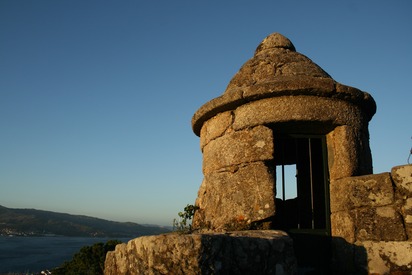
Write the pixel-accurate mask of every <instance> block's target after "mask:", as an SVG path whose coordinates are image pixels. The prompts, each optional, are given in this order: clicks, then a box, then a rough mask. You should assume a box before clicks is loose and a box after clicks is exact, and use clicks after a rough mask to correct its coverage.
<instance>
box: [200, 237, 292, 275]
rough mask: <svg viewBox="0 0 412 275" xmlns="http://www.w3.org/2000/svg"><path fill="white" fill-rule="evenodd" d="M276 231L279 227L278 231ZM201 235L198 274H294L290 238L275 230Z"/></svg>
mask: <svg viewBox="0 0 412 275" xmlns="http://www.w3.org/2000/svg"><path fill="white" fill-rule="evenodd" d="M278 232H279V231H278ZM238 234H242V232H236V233H228V234H227V235H226V234H223V235H214V234H213V235H208V234H205V235H202V238H201V243H202V253H201V257H200V259H199V267H200V270H201V274H202V275H205V274H242V275H244V274H296V270H297V265H296V259H295V257H294V253H293V248H292V240H291V239H290V238H289V237H288V236H287V235H283V234H284V233H276V231H256V233H255V232H253V231H249V233H248V234H245V235H244V236H241V235H238Z"/></svg>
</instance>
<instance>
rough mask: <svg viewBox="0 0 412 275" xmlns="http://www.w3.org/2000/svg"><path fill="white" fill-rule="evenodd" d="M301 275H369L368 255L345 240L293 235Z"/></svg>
mask: <svg viewBox="0 0 412 275" xmlns="http://www.w3.org/2000/svg"><path fill="white" fill-rule="evenodd" d="M290 236H291V237H292V239H293V248H294V252H295V256H296V260H297V265H298V274H327V275H329V274H337V275H340V274H342V275H343V274H345V275H346V274H356V275H358V274H360V275H363V274H365V275H366V274H368V271H367V265H368V263H367V252H366V249H365V248H364V247H362V246H357V245H354V244H351V243H348V242H347V241H345V240H344V239H343V238H338V237H330V236H325V235H315V234H305V233H290Z"/></svg>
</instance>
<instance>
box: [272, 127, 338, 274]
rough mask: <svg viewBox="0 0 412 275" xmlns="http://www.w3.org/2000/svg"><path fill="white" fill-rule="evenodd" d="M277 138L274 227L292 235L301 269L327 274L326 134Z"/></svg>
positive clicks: (327, 194) (328, 255) (328, 231)
mask: <svg viewBox="0 0 412 275" xmlns="http://www.w3.org/2000/svg"><path fill="white" fill-rule="evenodd" d="M274 140H275V154H274V155H275V157H274V162H275V166H276V202H275V204H276V215H275V220H274V225H273V227H274V229H282V230H285V231H286V232H288V233H289V234H290V235H291V237H292V238H293V240H294V246H295V253H296V258H297V260H298V265H299V268H300V270H301V271H302V270H307V271H308V272H309V271H310V272H316V274H327V272H328V270H329V262H330V261H329V260H330V256H331V255H330V210H329V178H328V168H327V149H326V138H325V136H321V135H276V134H275V135H274ZM310 272H309V273H310ZM301 273H302V272H301ZM303 274H306V272H303Z"/></svg>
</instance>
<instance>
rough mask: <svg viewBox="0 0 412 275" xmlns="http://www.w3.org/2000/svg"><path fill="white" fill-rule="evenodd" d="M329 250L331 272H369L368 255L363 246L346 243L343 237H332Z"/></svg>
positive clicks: (363, 273)
mask: <svg viewBox="0 0 412 275" xmlns="http://www.w3.org/2000/svg"><path fill="white" fill-rule="evenodd" d="M331 252H332V253H331V255H332V257H331V272H332V273H331V274H360V275H366V274H369V273H368V255H367V251H366V249H365V248H364V247H363V246H358V245H355V244H351V243H348V242H347V241H346V240H345V239H343V238H339V237H333V238H332V240H331Z"/></svg>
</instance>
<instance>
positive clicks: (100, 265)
mask: <svg viewBox="0 0 412 275" xmlns="http://www.w3.org/2000/svg"><path fill="white" fill-rule="evenodd" d="M120 243H121V242H120V241H118V240H110V241H107V242H106V243H105V244H103V243H96V244H94V245H92V246H85V247H82V248H81V249H80V251H79V252H77V253H76V254H75V255H74V256H73V258H72V260H71V261H69V262H65V263H64V264H63V265H62V266H60V267H58V268H56V269H54V270H52V274H53V275H55V274H56V275H101V274H103V272H104V261H105V260H106V253H107V252H108V251H112V250H114V248H115V247H116V245H117V244H120Z"/></svg>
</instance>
